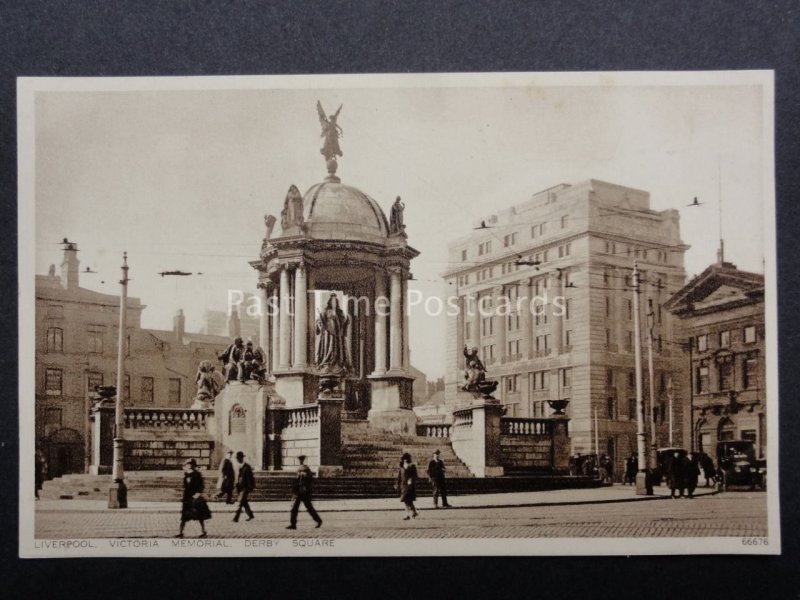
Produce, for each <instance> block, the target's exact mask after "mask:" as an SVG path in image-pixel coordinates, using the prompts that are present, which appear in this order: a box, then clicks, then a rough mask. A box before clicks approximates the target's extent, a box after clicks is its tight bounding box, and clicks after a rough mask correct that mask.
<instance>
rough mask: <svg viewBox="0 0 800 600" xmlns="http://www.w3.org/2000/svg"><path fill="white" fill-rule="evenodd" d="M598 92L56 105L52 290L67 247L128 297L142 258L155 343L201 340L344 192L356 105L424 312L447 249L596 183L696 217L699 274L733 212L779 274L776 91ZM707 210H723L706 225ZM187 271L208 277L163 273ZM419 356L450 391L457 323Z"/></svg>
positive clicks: (749, 263)
mask: <svg viewBox="0 0 800 600" xmlns="http://www.w3.org/2000/svg"><path fill="white" fill-rule="evenodd" d="M545 79H546V78H545ZM594 80H595V81H596V82H599V83H598V84H597V85H558V84H553V83H537V78H535V77H531V78H529V81H526V82H522V81H521V80H520V79H519V78H518V79H511V80H502V78H501V79H500V80H498V79H497V78H495V79H494V80H492V81H491V82H489V83H488V84H487V82H486V81H483V80H481V79H480V77H475V78H466V79H461V80H459V81H458V84H457V85H456V84H453V82H452V81H450V82H446V83H445V84H442V85H440V83H441V82H438V81H437V80H436V79H435V78H434V79H431V78H428V79H414V78H413V77H406V78H405V79H403V80H402V85H399V86H393V85H389V84H387V83H386V82H387V80H386V78H384V79H381V80H380V82H379V84H375V82H374V81H373V80H371V79H369V78H366V77H365V78H363V79H360V78H357V77H350V78H348V79H347V80H346V85H343V84H342V83H341V82H338V83H337V82H336V81H335V79H331V78H321V79H319V80H315V79H313V78H305V79H303V80H302V82H303V84H302V85H301V86H297V87H291V86H282V85H281V82H282V80H281V78H265V79H260V80H258V82H257V85H253V84H252V81H251V82H250V83H249V85H248V86H247V88H248V89H176V88H180V87H181V86H180V85H166V84H165V85H164V86H163V89H145V90H142V89H140V90H133V91H119V90H121V89H122V87H123V86H120V85H114V86H109V87H113V88H114V89H115V91H39V92H37V93H36V94H35V100H34V107H33V111H34V113H33V114H34V129H33V135H34V139H33V143H34V148H35V162H34V185H35V198H36V200H35V202H36V211H35V214H36V216H35V243H36V251H35V255H36V261H35V262H36V272H37V273H46V272H47V268H48V266H49V265H50V264H51V263H55V264H57V265H58V264H60V262H61V256H62V253H61V246H60V245H59V244H58V242H59V241H60V240H62V239H63V238H64V237H67V238H69V240H70V241H73V242H76V243H77V244H78V247H79V249H80V253H79V258H80V261H81V269H85V268H86V267H87V266H88V267H91V269H92V270H93V271H97V273H96V274H84V275H82V276H81V285H82V286H83V287H87V288H90V289H95V290H98V291H102V292H105V293H111V294H117V293H118V291H119V286H118V285H117V283H116V282H117V281H118V279H119V267H120V264H121V256H122V252H123V251H127V252H128V255H129V265H130V278H131V283H130V287H129V294H130V295H132V296H137V297H139V298H141V299H142V301H143V303H144V304H146V305H147V309H146V310H145V311H144V313H143V317H142V325H143V326H144V327H151V328H158V329H169V328H171V327H172V316H173V315H174V314H175V312H176V311H177V310H178V309H179V308H181V309H183V310H184V313H185V314H186V317H187V330H188V331H197V330H199V328H200V327H201V324H202V315H203V312H204V310H206V308H209V309H216V310H222V309H224V308H225V306H226V299H227V290H228V289H242V290H244V291H247V292H250V291H255V283H256V273H255V271H253V269H252V268H251V267H250V266H249V265H248V261H250V260H254V259H256V258H257V257H258V252H259V249H260V246H261V240H262V238H263V237H264V225H263V218H264V214H265V213H271V214H274V215H279V214H280V211H281V208H282V206H283V200H284V197H285V195H286V192H287V190H288V188H289V187H290V186H291V185H292V184H294V185H297V187H298V188H299V189H300V190H301V191H302V192H304V191H305V190H306V189H308V188H309V187H311V186H312V185H314V184H315V183H318V182H320V181H321V180H322V179H323V178H324V177H325V175H326V171H325V165H324V160H323V158H322V156H321V155H320V153H319V148H320V147H321V143H322V140H321V139H320V125H319V121H318V118H317V114H316V102H317V100H321V101H322V104H323V106H324V107H325V109H326V110H327V111H328V112H334V111H335V110H336V108H337V107H338V106H339V105H340V104H343V105H344V107H343V109H342V112H341V115H340V117H339V124H340V125H341V127H342V129H343V132H344V135H343V137H342V139H341V140H340V145H341V147H342V150H343V153H344V156H343V157H342V158H341V159H340V161H339V171H338V173H337V174H338V175H339V176H340V177H341V179H342V182H343V183H346V184H348V185H353V186H355V187H357V188H359V189H361V190H363V191H364V192H366V193H367V194H369V195H370V196H372V197H373V198H375V199H376V200H377V202H378V203H379V204H380V205H381V206H382V207H383V209H384V211H385V212H386V213H387V215H388V213H389V208H390V206H391V204H392V202H393V201H394V198H395V197H396V196H398V195H399V196H401V197H402V198H403V202H404V203H405V205H406V209H405V215H404V216H405V222H406V231H407V233H408V236H409V243H410V244H411V245H412V246H414V247H415V248H416V249H417V250H419V251H420V252H421V254H420V256H419V257H418V258H417V259H415V260H414V261H413V263H412V271H413V273H414V276H415V278H416V279H415V281H411V282H410V288H411V289H418V290H419V291H421V292H422V293H423V294H424V295H432V294H435V295H439V296H444V295H445V294H446V290H445V287H446V285H445V284H444V283H443V281H442V280H441V275H442V273H443V272H444V271H445V270H446V269H447V267H448V263H447V259H448V257H447V243H448V241H451V240H453V239H456V238H459V237H461V236H463V235H465V234H468V233H469V232H470V231H471V229H472V227H473V226H474V224H475V223H476V222H477V221H479V220H480V219H481V218H484V217H485V216H487V215H489V214H491V213H492V212H494V211H497V210H500V209H502V208H505V207H507V206H509V205H511V204H516V203H519V202H522V201H524V200H526V199H528V198H529V197H530V196H531V195H532V194H534V193H535V192H537V191H540V190H542V189H545V188H548V187H551V186H553V185H557V184H559V183H577V182H580V181H584V180H587V179H600V180H604V181H609V182H612V183H616V184H620V185H625V186H629V187H633V188H638V189H643V190H646V191H648V192H650V194H651V208H654V209H659V210H660V209H667V208H677V209H679V210H680V213H681V237H682V239H683V241H684V242H686V243H687V244H689V245H690V246H691V249H690V250H689V251H688V252H687V253H686V255H685V266H686V271H687V275H688V276H691V275H693V274H696V273H699V272H701V271H702V270H703V269H704V268H705V267H706V266H708V264H709V263H711V262H713V261H714V260H715V255H716V249H717V247H718V244H719V242H718V239H719V223H720V221H719V213H720V211H719V208H720V204H719V201H720V198H721V199H722V204H721V208H722V221H721V224H722V234H723V237H724V238H725V257H726V260H728V261H731V262H733V263H735V264H736V265H737V266H739V267H740V268H742V269H746V270H751V271H757V272H762V271H763V266H762V265H763V260H764V258H765V255H766V254H768V251H767V249H766V247H765V237H764V235H763V231H764V226H765V218H766V217H765V215H766V214H769V211H768V210H766V206H767V205H766V203H767V202H770V201H771V198H765V197H764V189H765V183H767V184H771V181H770V182H764V181H763V177H764V176H763V173H764V166H765V162H764V161H766V160H769V156H768V155H767V154H766V152H765V148H766V146H765V140H766V139H768V138H767V134H768V133H770V132H765V131H764V126H763V123H764V115H763V114H762V110H763V102H764V99H763V89H762V87H761V86H760V85H755V84H753V83H752V82H751V83H737V84H724V85H723V84H720V83H719V81H718V80H717V79H715V80H714V83H713V85H712V84H707V85H706V84H692V85H687V84H685V83H680V84H675V85H664V84H663V83H662V84H659V85H649V84H648V85H632V84H630V83H628V84H626V85H619V84H618V83H614V82H610V83H608V82H607V83H605V84H604V83H603V78H602V77H601V78H600V79H598V78H596V77H595V78H594ZM163 81H164V82H168V81H175V80H167V79H164V80H163ZM233 81H235V80H233ZM398 81H400V80H398ZM100 83H101V84H102V81H101V82H100ZM178 83H180V82H178ZM276 86H277V87H276ZM59 87H61V88H64V87H69V86H68V85H61V86H59ZM94 87H102V85H99V86H97V85H95V86H94ZM149 87H150V88H154V86H152V85H151V86H149ZM155 87H158V86H155ZM193 87H198V88H202V85H197V86H193ZM214 87H220V86H218V85H217V86H214ZM225 87H229V88H233V87H234V84H233V83H231V84H230V85H228V84H226V85H225ZM259 87H260V88H263V89H256V88H259ZM21 143H25V140H21ZM695 196H697V197H698V198H699V199H700V200H701V202H704V204H703V205H701V206H700V207H697V208H689V207H687V204H689V203H690V202H691V200H692V198H693V197H695ZM766 225H770V224H766ZM174 269H182V270H185V271H190V272H194V273H196V272H198V271H200V272H202V273H203V275H202V276H197V275H195V276H192V277H185V278H169V277H165V278H162V277H160V276H159V275H158V273H159V272H161V271H164V270H174ZM410 339H411V359H412V363H413V364H415V365H416V366H417V367H418V368H420V369H421V370H423V371H424V372H425V373H426V374H427V375H428V377H429V378H431V377H437V376H441V375H443V374H444V348H445V322H444V318H443V317H440V318H434V317H430V316H427V315H425V314H424V312H422V311H421V310H412V315H411V329H410Z"/></svg>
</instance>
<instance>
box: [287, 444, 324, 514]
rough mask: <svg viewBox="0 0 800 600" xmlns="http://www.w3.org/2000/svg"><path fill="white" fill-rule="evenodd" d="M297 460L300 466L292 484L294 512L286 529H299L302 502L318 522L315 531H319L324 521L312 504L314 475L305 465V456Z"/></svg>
mask: <svg viewBox="0 0 800 600" xmlns="http://www.w3.org/2000/svg"><path fill="white" fill-rule="evenodd" d="M297 460H298V461H300V466H299V467H297V478H296V479H295V480H294V483H293V484H292V496H293V497H292V511H291V513H290V514H289V526H288V527H287V528H286V529H297V512H298V511H299V510H300V503H301V502H302V503H303V506H305V507H306V510H307V511H308V514H309V515H311V518H312V519H314V521H316V523H317V526H316V528H315V529H319V528H320V527H322V519H321V518H320V516H319V514H318V513H317V511H316V510H314V505H313V504H311V494H312V489H311V488H312V485H311V482H312V480H313V479H314V474H313V473H312V472H311V469H309V468H308V465H306V464H305V462H306V457H305V455H303V454H301V455H300V456H298V457H297Z"/></svg>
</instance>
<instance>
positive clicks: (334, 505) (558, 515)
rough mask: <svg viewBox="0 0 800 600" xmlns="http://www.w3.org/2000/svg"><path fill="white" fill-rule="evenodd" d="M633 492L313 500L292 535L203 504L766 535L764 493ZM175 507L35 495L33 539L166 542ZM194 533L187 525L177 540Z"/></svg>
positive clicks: (351, 524)
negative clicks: (416, 512) (238, 511)
mask: <svg viewBox="0 0 800 600" xmlns="http://www.w3.org/2000/svg"><path fill="white" fill-rule="evenodd" d="M657 494H660V495H657V496H656V497H651V498H646V497H641V496H640V497H637V496H635V495H634V494H633V490H632V489H631V488H623V487H622V486H615V487H614V488H604V489H597V490H580V491H569V490H559V491H552V492H527V493H517V494H492V495H484V496H463V497H454V498H452V503H453V505H454V506H455V508H453V509H450V510H445V509H439V510H434V509H433V508H432V507H431V499H430V498H420V499H419V501H418V502H417V507H418V508H419V509H420V516H419V518H418V519H415V520H412V521H403V520H402V518H403V510H402V505H401V504H400V503H399V502H398V501H397V500H395V499H379V500H332V501H319V502H316V503H315V504H316V506H317V508H318V510H319V512H320V514H321V516H322V518H323V520H324V523H323V526H322V528H320V529H314V522H313V521H312V520H311V518H310V517H309V516H308V515H307V514H306V513H305V512H304V511H303V510H302V509H301V512H300V518H299V522H298V529H297V531H288V530H286V529H285V527H286V525H287V524H288V520H289V506H290V505H289V502H288V501H287V502H285V503H281V502H263V503H254V504H253V509H254V511H255V519H254V520H252V521H249V522H247V521H246V520H245V518H244V517H243V518H242V519H241V521H240V522H238V523H234V522H232V509H233V507H231V506H226V505H224V504H219V503H213V504H212V511H213V513H214V515H213V518H212V519H211V520H210V521H209V522H208V523H207V529H208V533H209V537H210V538H297V537H304V538H310V537H324V538H550V537H706V536H715V537H716V536H724V537H725V536H732V537H751V536H752V537H760V536H766V535H767V507H766V495H765V494H763V493H759V492H728V493H725V494H713V495H712V494H711V493H710V492H709V491H701V495H699V496H698V497H696V498H695V499H693V500H688V499H676V500H670V499H669V498H668V497H665V496H664V495H663V494H664V491H663V490H659V491H658V492H657ZM179 510H180V508H179V505H177V504H174V503H160V504H157V503H132V504H131V507H130V508H128V509H127V510H116V511H112V510H108V509H106V508H105V507H104V506H103V503H102V502H97V501H94V502H90V501H80V500H77V501H70V500H64V501H41V502H39V503H37V505H36V523H35V531H36V537H37V538H39V539H65V538H117V537H121V538H122V537H129V538H166V537H172V536H173V535H175V533H177V529H178V522H179V516H178V515H179ZM199 533H200V529H199V525H198V524H197V523H189V524H187V527H186V536H187V537H194V536H196V535H198V534H199Z"/></svg>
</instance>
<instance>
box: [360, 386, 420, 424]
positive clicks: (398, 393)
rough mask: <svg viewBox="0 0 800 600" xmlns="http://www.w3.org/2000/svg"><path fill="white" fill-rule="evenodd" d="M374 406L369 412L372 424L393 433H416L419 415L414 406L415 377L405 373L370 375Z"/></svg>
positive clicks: (368, 415) (368, 416) (368, 418)
mask: <svg viewBox="0 0 800 600" xmlns="http://www.w3.org/2000/svg"><path fill="white" fill-rule="evenodd" d="M369 380H370V385H371V387H372V392H371V397H372V407H371V408H370V410H369V413H368V414H367V420H368V421H369V423H370V425H372V426H373V427H376V428H378V429H385V430H387V431H391V432H392V433H400V434H404V435H414V433H415V432H416V428H417V417H416V415H415V414H414V411H413V409H412V407H413V384H414V379H413V378H412V377H408V376H405V375H402V376H396V377H390V376H384V377H370V378H369Z"/></svg>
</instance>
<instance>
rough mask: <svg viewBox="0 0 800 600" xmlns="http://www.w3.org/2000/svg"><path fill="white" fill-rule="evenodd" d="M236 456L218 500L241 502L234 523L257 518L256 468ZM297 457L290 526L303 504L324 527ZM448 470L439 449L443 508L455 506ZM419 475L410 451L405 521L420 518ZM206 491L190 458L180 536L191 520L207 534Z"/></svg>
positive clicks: (434, 472) (431, 472)
mask: <svg viewBox="0 0 800 600" xmlns="http://www.w3.org/2000/svg"><path fill="white" fill-rule="evenodd" d="M233 456H234V454H233V451H232V450H229V451H228V453H227V455H226V456H225V458H223V459H222V461H221V462H220V466H219V479H218V482H217V494H216V499H217V500H222V499H223V498H224V499H225V502H226V503H227V504H235V503H237V507H236V511H235V512H234V516H233V520H234V522H238V521H239V518H240V517H241V515H242V513H243V512H244V513H245V515H247V520H248V521H250V520H252V519H254V518H255V515H254V514H253V510H252V509H251V508H250V502H249V497H250V494H251V493H252V492H253V490H255V487H256V480H255V476H254V475H253V468H252V467H251V466H250V465H249V464H248V463H247V462H246V461H245V455H244V452H241V451H239V452H237V453H236V454H235V459H236V465H235V464H234V461H233V459H232V458H233ZM297 460H298V462H299V463H300V464H299V465H298V467H297V476H296V477H295V479H294V481H293V484H292V507H291V509H290V511H289V525H288V526H287V527H286V529H297V515H298V513H299V510H300V505H301V504H302V505H303V506H304V507H305V508H306V510H307V511H308V514H309V515H310V516H311V518H312V519H314V521H315V522H316V527H317V528H319V527H321V526H322V518H321V517H320V516H319V513H318V512H317V511H316V509H315V508H314V505H313V503H312V495H313V490H312V487H313V485H312V482H313V477H314V474H313V473H312V471H311V469H310V468H309V467H308V465H306V464H305V461H306V457H305V456H302V455H301V456H298V457H297ZM446 471H447V468H446V467H445V464H444V461H442V459H441V453H440V451H439V450H436V451H435V452H434V453H433V457H432V458H431V461H430V462H429V463H428V470H427V474H428V478H429V480H430V482H431V487H432V489H433V506H434V508H439V498H441V500H442V507H443V508H451V507H452V505H451V504H450V503H449V502H448V501H447V479H446V476H445V473H446ZM417 478H418V473H417V466H416V465H415V464H414V461H413V460H412V459H411V455H410V454H409V453H408V452H405V453H403V455H402V457H401V459H400V466H399V469H398V472H397V490H398V491H399V493H400V501H401V502H402V503H403V504H404V506H405V513H406V514H405V517H404V519H403V520H406V521H407V520H410V519H416V518H417V517H418V516H419V513H418V512H417V509H416V507H415V506H414V502H415V501H416V499H417ZM203 490H204V481H203V476H202V474H201V473H200V471H198V470H197V461H196V460H195V459H193V458H190V459H189V460H187V461H186V463H185V464H184V477H183V496H182V507H181V523H180V531H179V532H178V535H177V536H176V537H179V538H182V537H183V531H184V528H185V526H186V523H187V522H189V521H198V522H199V523H200V530H201V535H200V537H203V538H204V537H206V536H207V532H206V528H205V522H206V521H207V520H209V519H210V518H211V510H210V508H209V506H208V502H207V501H206V499H205V498H204V497H203ZM234 494H235V497H236V500H235V501H234Z"/></svg>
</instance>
